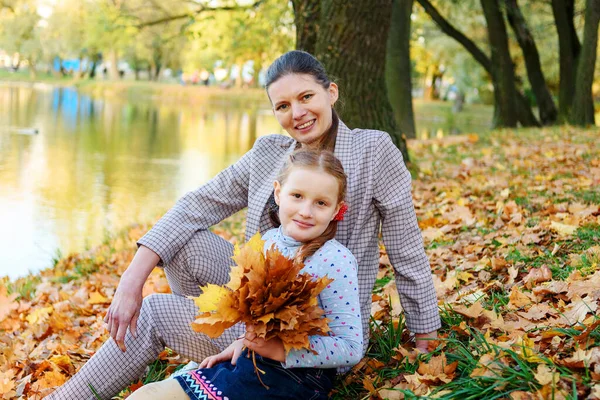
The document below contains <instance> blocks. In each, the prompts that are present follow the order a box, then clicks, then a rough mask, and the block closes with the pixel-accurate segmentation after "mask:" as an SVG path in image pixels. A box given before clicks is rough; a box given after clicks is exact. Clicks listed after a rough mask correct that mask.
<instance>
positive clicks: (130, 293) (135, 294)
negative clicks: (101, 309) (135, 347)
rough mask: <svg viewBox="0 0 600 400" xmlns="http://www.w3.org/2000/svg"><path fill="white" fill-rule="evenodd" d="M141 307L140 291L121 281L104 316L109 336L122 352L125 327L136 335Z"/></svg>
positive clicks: (123, 350) (123, 349)
mask: <svg viewBox="0 0 600 400" xmlns="http://www.w3.org/2000/svg"><path fill="white" fill-rule="evenodd" d="M141 308H142V291H141V290H135V289H131V288H129V287H128V285H127V284H126V283H124V282H123V281H121V282H120V283H119V286H118V287H117V291H116V292H115V295H114V297H113V301H112V303H110V307H109V308H108V311H107V313H106V317H104V322H106V323H107V324H108V331H109V332H110V336H111V337H112V338H113V339H114V341H115V342H116V343H117V346H119V348H120V349H121V351H122V352H125V350H126V348H125V334H126V333H127V328H129V330H130V331H131V334H132V335H133V337H137V320H138V317H139V316H140V309H141Z"/></svg>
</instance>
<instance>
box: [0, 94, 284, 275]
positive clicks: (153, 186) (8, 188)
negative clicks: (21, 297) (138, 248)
mask: <svg viewBox="0 0 600 400" xmlns="http://www.w3.org/2000/svg"><path fill="white" fill-rule="evenodd" d="M7 127H34V128H37V129H39V131H40V133H39V134H38V135H33V136H29V135H19V134H15V133H14V132H11V131H9V130H7V129H6V128H7ZM280 131H281V129H280V127H279V125H278V124H277V122H276V120H275V119H274V118H273V116H272V114H271V112H270V110H267V109H260V108H257V107H253V108H246V109H244V108H239V107H234V106H231V105H223V104H222V103H221V104H219V105H210V104H208V105H204V106H202V108H192V107H178V106H176V105H172V106H155V105H151V104H143V103H141V102H140V103H115V102H108V101H103V100H98V99H92V98H90V97H87V96H83V95H81V94H79V93H78V92H77V91H75V90H73V89H59V88H49V87H45V86H36V87H32V88H24V87H7V86H0V253H1V254H3V262H2V263H1V264H0V275H5V274H7V275H9V276H11V277H15V276H19V275H23V274H25V273H26V272H27V271H28V270H38V269H40V268H43V267H46V266H48V265H49V262H50V260H51V258H52V257H53V256H54V255H55V254H56V249H57V248H60V249H61V251H62V252H63V253H66V252H71V251H81V250H84V249H85V248H86V247H88V246H92V245H94V244H97V243H100V242H101V241H102V240H103V238H104V235H105V233H110V232H115V231H117V230H119V229H121V228H123V227H124V226H126V225H128V224H131V223H133V222H138V221H150V220H154V219H156V218H157V217H158V216H159V215H160V213H162V212H163V211H164V210H166V209H167V208H169V207H170V206H171V205H173V204H174V202H175V201H176V200H177V199H178V198H179V197H180V196H181V195H183V194H184V193H185V192H187V191H189V190H192V189H194V188H195V187H197V186H198V185H200V184H201V183H203V182H206V181H207V180H209V179H210V178H211V177H213V176H214V175H215V174H216V173H218V172H219V171H220V170H221V169H223V168H224V167H226V166H227V165H229V164H231V163H232V162H234V161H235V160H237V159H238V158H239V157H240V156H241V155H242V154H243V153H244V152H246V151H247V150H248V149H249V148H250V147H251V145H252V143H253V142H254V140H255V139H256V137H257V136H260V135H264V134H269V133H277V132H280Z"/></svg>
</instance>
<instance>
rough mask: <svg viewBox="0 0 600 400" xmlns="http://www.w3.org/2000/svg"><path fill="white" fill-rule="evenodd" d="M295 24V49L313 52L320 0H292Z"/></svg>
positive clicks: (317, 27)
mask: <svg viewBox="0 0 600 400" xmlns="http://www.w3.org/2000/svg"><path fill="white" fill-rule="evenodd" d="M292 6H293V7H294V24H295V25H296V49H297V50H304V51H307V52H309V53H311V54H315V51H316V49H317V37H318V35H319V16H320V14H321V0H292Z"/></svg>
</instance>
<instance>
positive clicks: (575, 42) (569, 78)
mask: <svg viewBox="0 0 600 400" xmlns="http://www.w3.org/2000/svg"><path fill="white" fill-rule="evenodd" d="M552 13H553V14H554V21H555V25H556V30H557V32H558V52H559V65H560V83H559V89H558V119H559V121H560V122H565V121H567V120H568V117H569V114H570V111H571V106H572V105H573V96H575V73H576V71H577V59H578V57H579V53H580V51H581V45H580V43H579V38H578V37H577V32H576V31H575V25H574V22H573V16H574V13H575V12H574V0H552Z"/></svg>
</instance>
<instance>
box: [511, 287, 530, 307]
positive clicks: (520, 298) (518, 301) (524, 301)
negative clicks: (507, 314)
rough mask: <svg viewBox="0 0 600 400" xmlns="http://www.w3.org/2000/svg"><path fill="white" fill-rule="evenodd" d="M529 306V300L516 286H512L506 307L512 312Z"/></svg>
mask: <svg viewBox="0 0 600 400" xmlns="http://www.w3.org/2000/svg"><path fill="white" fill-rule="evenodd" d="M529 304H531V299H530V298H529V297H528V296H527V295H526V294H525V293H523V292H522V291H521V290H519V288H518V287H517V286H513V287H512V289H511V291H510V295H509V302H508V307H509V308H510V309H512V310H516V309H519V308H522V307H525V306H527V305H529Z"/></svg>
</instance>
